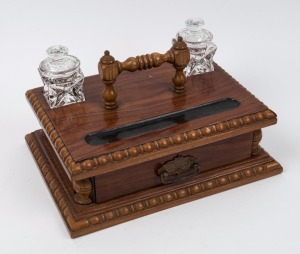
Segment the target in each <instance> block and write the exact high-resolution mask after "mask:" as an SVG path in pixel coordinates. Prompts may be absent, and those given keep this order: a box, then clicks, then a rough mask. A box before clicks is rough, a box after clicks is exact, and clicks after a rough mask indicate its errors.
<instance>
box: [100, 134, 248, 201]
mask: <svg viewBox="0 0 300 254" xmlns="http://www.w3.org/2000/svg"><path fill="white" fill-rule="evenodd" d="M252 140H253V133H252V132H250V133H246V134H243V135H240V136H236V137H232V138H229V139H225V140H221V141H218V142H213V143H210V144H207V145H204V146H200V147H196V148H193V149H187V150H183V151H181V152H180V153H178V154H172V155H168V156H163V157H159V158H156V159H153V160H152V159H151V158H149V160H148V161H146V162H144V163H141V164H136V165H134V166H131V167H124V168H121V169H119V170H116V171H113V172H110V173H106V174H101V175H98V176H96V177H95V192H96V193H95V196H96V202H97V203H100V202H104V201H107V200H110V199H113V198H116V197H120V196H124V195H127V194H130V193H134V192H136V191H141V190H144V189H148V188H153V187H156V186H159V185H162V183H161V180H160V176H159V175H158V169H159V168H160V167H161V166H162V165H163V164H164V163H165V162H167V161H170V160H172V159H174V157H175V156H177V155H181V156H193V157H195V158H196V159H197V160H198V163H199V165H200V172H201V174H202V173H203V172H205V171H208V170H211V169H214V168H217V167H220V166H223V165H227V164H230V163H233V162H237V161H241V160H244V159H248V158H249V157H250V156H251V151H252Z"/></svg>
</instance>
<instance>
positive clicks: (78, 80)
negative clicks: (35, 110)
mask: <svg viewBox="0 0 300 254" xmlns="http://www.w3.org/2000/svg"><path fill="white" fill-rule="evenodd" d="M47 54H48V56H49V57H48V58H46V59H45V60H44V61H42V62H41V64H40V66H39V73H40V75H41V78H42V80H43V83H44V96H45V98H46V100H47V102H48V104H49V106H50V108H57V107H61V106H66V105H69V104H72V103H76V102H82V101H84V100H85V97H84V93H83V87H82V84H83V79H84V76H83V74H82V71H81V69H80V61H79V59H78V58H76V57H74V56H71V55H68V49H67V48H66V47H64V46H60V45H58V46H53V47H50V48H49V49H48V50H47Z"/></svg>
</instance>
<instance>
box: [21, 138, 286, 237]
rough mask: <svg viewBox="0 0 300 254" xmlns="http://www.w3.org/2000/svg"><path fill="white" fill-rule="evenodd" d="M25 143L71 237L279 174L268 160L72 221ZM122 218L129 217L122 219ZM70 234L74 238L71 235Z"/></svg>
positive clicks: (54, 182) (34, 148) (54, 183)
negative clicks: (218, 190) (203, 194)
mask: <svg viewBox="0 0 300 254" xmlns="http://www.w3.org/2000/svg"><path fill="white" fill-rule="evenodd" d="M26 141H27V143H28V146H29V148H30V150H31V152H32V154H33V156H34V158H35V160H36V162H37V164H38V167H39V168H40V171H41V173H42V175H43V178H44V179H45V182H46V184H47V185H48V188H49V190H50V192H51V194H52V196H53V198H54V200H55V202H56V204H57V206H58V208H59V210H60V212H61V214H62V216H63V218H64V220H65V221H66V224H67V226H68V228H69V230H70V233H71V236H72V237H76V236H80V235H84V234H87V233H89V232H93V231H96V230H99V229H101V228H106V227H109V226H112V225H114V223H113V221H114V220H117V219H120V218H124V217H125V218H124V219H125V220H124V221H126V220H130V219H132V215H134V214H137V213H143V212H144V214H148V213H147V210H149V209H152V208H157V207H159V206H161V209H164V207H163V206H164V205H167V204H168V203H171V202H175V201H178V200H181V199H184V198H187V197H192V196H196V195H197V194H198V195H199V194H201V193H204V192H206V191H210V190H213V189H216V188H218V187H223V186H226V185H229V184H233V183H234V182H237V181H241V180H245V179H248V178H251V177H258V176H259V175H264V174H267V173H270V172H271V171H277V172H278V173H280V172H281V171H282V167H281V165H280V164H279V163H278V162H276V161H275V160H274V159H272V161H268V162H265V163H263V164H259V165H257V166H254V167H253V166H250V167H246V168H243V169H241V170H239V171H235V172H232V173H227V174H224V175H221V176H219V177H217V178H215V179H210V180H203V181H201V182H197V183H191V184H189V185H188V186H185V187H180V188H178V189H177V190H172V191H166V192H165V193H163V194H158V195H154V196H152V197H146V198H139V199H138V201H133V202H131V203H130V202H129V203H128V204H126V205H120V206H119V207H117V208H113V209H107V210H104V211H102V212H99V213H98V214H97V213H96V214H94V215H93V216H86V218H83V219H80V220H76V219H75V218H74V216H73V215H72V213H71V211H70V209H69V206H70V199H69V198H68V195H67V194H66V192H65V191H64V189H63V186H62V184H61V182H60V180H58V179H57V178H56V176H55V175H54V174H53V172H52V171H51V169H50V167H49V164H48V163H47V160H46V159H45V158H44V156H43V154H42V152H41V151H40V149H39V147H38V145H37V144H36V142H35V140H34V139H33V137H32V134H28V135H27V136H26ZM208 195H209V194H208ZM144 214H142V215H144ZM126 216H131V217H127V218H126ZM137 216H139V215H137ZM115 224H118V222H116V223H115ZM94 226H97V228H94V229H92V228H91V227H94ZM88 228H91V229H90V231H89V232H88V231H86V229H88ZM82 230H85V231H84V232H82V233H79V231H82ZM72 233H75V234H76V233H78V234H77V235H76V236H74V235H72Z"/></svg>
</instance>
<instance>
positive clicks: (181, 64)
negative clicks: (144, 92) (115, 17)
mask: <svg viewBox="0 0 300 254" xmlns="http://www.w3.org/2000/svg"><path fill="white" fill-rule="evenodd" d="M189 61H190V52H189V49H188V47H187V45H186V43H185V42H184V41H183V40H182V38H181V37H179V38H178V41H175V43H174V44H173V46H172V48H171V49H170V50H169V51H167V52H166V53H165V54H159V53H152V54H146V55H141V56H137V57H130V58H128V59H127V60H125V61H124V62H120V61H115V59H114V57H112V56H111V55H110V53H109V51H108V50H106V51H105V52H104V56H103V57H101V59H100V61H99V64H98V70H99V74H100V77H101V79H102V82H103V83H104V84H105V88H104V90H103V94H102V96H103V101H104V108H105V109H109V110H111V109H115V108H117V102H116V99H117V93H116V91H115V89H114V87H113V84H114V83H115V82H116V79H117V77H118V75H119V74H120V73H121V72H122V71H130V72H135V71H137V70H145V69H151V68H152V67H159V66H161V65H162V64H163V63H166V62H168V63H171V64H173V66H174V68H175V70H176V72H175V76H174V77H173V79H172V81H173V84H174V92H175V93H179V94H180V93H183V92H184V90H185V89H184V84H185V82H186V76H185V75H184V73H183V69H184V68H185V67H186V66H187V64H188V63H189ZM128 90H129V91H131V89H130V87H129V88H128ZM133 103H134V102H133Z"/></svg>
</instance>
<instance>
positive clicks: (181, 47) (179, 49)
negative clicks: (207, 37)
mask: <svg viewBox="0 0 300 254" xmlns="http://www.w3.org/2000/svg"><path fill="white" fill-rule="evenodd" d="M171 50H173V52H174V55H175V59H174V64H173V66H174V68H175V69H176V72H175V76H174V77H173V79H172V81H173V84H174V92H175V93H183V92H184V91H185V88H184V84H185V82H186V76H185V74H184V73H183V69H184V68H185V67H186V66H187V64H188V63H189V61H190V52H189V50H188V47H187V45H186V43H185V42H184V41H183V39H182V37H181V36H179V37H178V40H177V41H176V42H175V43H174V44H173V47H172V49H171Z"/></svg>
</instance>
